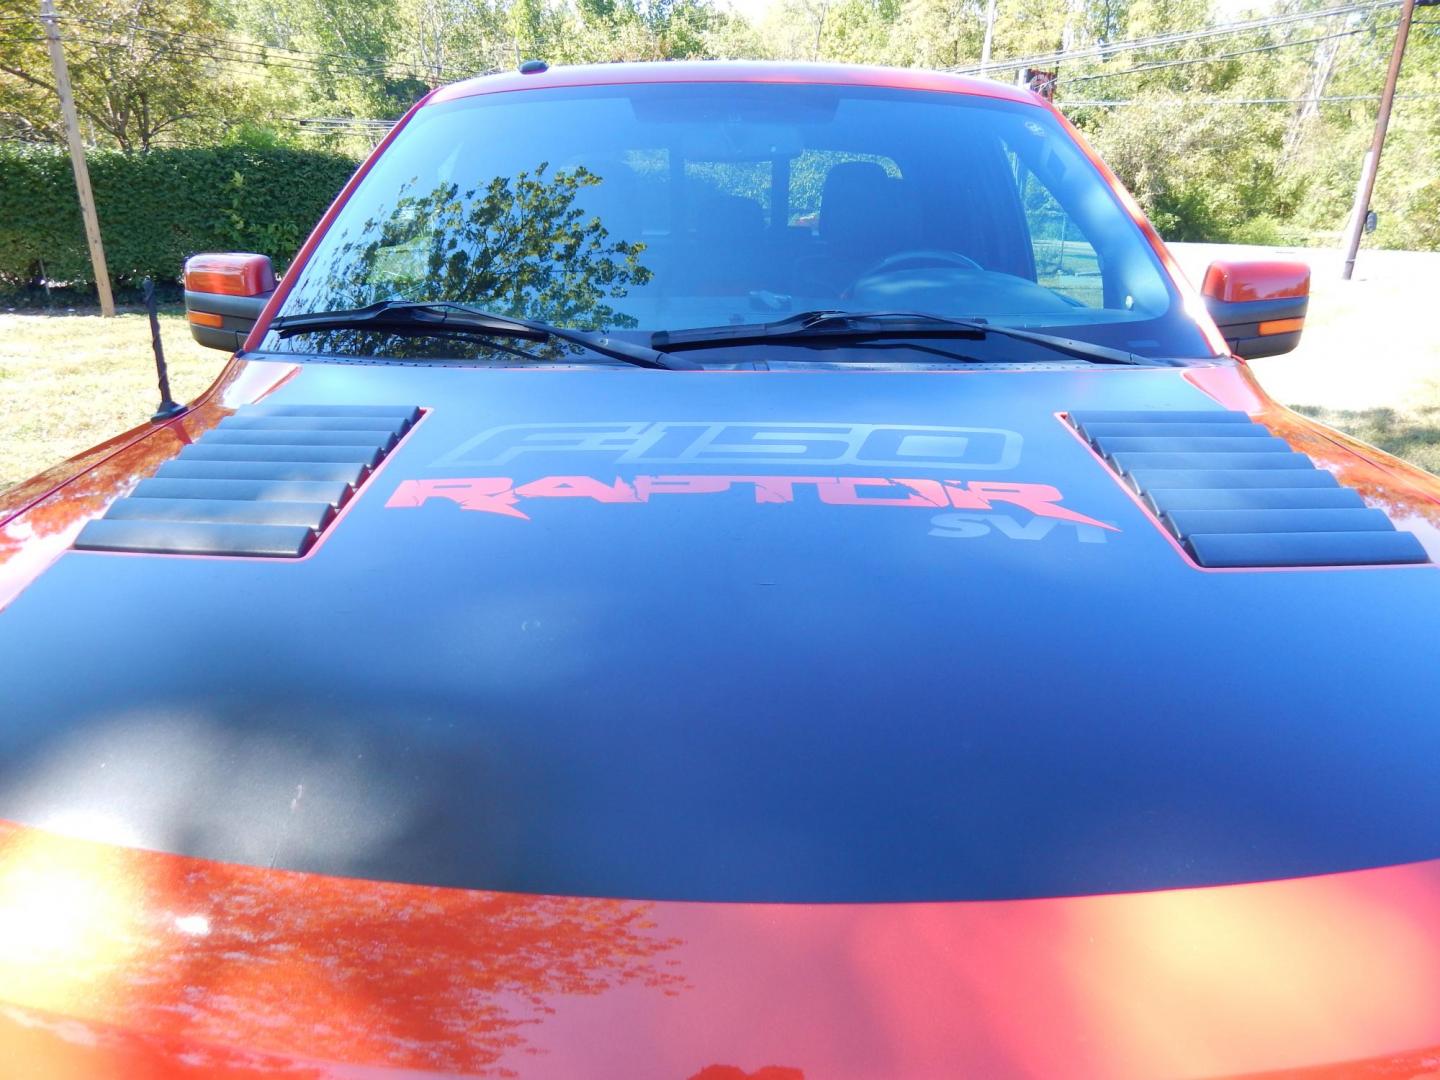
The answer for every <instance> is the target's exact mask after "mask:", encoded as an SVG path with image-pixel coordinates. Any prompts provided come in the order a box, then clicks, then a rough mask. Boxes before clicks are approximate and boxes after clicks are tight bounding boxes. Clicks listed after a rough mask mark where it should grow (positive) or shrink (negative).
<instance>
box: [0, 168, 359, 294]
mask: <svg viewBox="0 0 1440 1080" xmlns="http://www.w3.org/2000/svg"><path fill="white" fill-rule="evenodd" d="M89 165H90V182H91V185H92V187H93V188H94V189H95V204H96V208H97V211H98V213H99V217H100V231H101V235H102V237H103V239H104V243H105V256H106V262H107V263H108V264H109V268H110V279H111V282H112V283H113V284H114V286H115V288H116V290H117V292H126V291H128V290H133V289H134V288H135V287H137V286H138V285H139V283H140V281H141V280H142V279H143V278H145V277H147V276H148V277H152V278H154V279H155V280H156V282H157V283H175V282H177V281H178V279H179V275H180V267H181V264H182V263H183V262H184V260H185V259H186V258H187V257H188V256H190V255H193V254H194V253H196V252H198V251H258V252H260V253H262V254H265V255H269V256H270V257H271V258H272V259H273V260H275V264H276V268H277V269H280V268H282V267H283V266H284V265H285V264H287V263H288V262H289V261H290V259H291V258H293V257H294V255H295V251H296V249H298V248H299V246H300V244H301V242H302V241H303V240H304V239H305V236H306V235H307V234H308V233H309V231H310V230H311V229H312V228H313V227H314V225H315V222H316V221H317V220H318V219H319V217H320V215H321V214H322V213H324V211H325V208H326V206H328V205H329V203H330V201H331V200H332V199H333V198H334V197H335V194H336V193H337V192H338V191H339V190H340V188H341V186H342V185H343V184H344V183H345V180H346V179H347V178H348V177H349V176H350V174H351V173H352V172H353V171H354V170H355V165H356V162H355V161H354V160H353V159H351V158H348V157H343V156H341V155H337V154H332V153H322V152H316V151H309V150H300V149H294V148H288V147H275V148H263V149H260V148H249V147H214V148H201V149H171V150H152V151H151V152H149V153H148V154H124V153H120V152H118V151H106V150H101V151H95V152H92V153H91V154H90V155H89ZM48 283H56V284H60V285H63V286H68V287H69V288H71V289H78V290H82V291H86V292H93V288H94V284H95V282H94V274H93V273H92V271H91V268H90V255H89V250H88V249H87V247H86V245H85V231H84V226H83V224H82V222H81V218H80V207H79V204H78V202H77V200H76V197H75V179H74V176H73V175H72V174H71V171H70V159H69V157H68V156H67V155H66V154H65V152H64V151H63V150H55V149H51V148H19V149H14V148H12V149H7V150H4V151H0V294H8V295H10V296H16V295H26V294H30V295H33V293H34V291H35V290H36V289H37V288H39V287H41V286H43V285H45V284H48Z"/></svg>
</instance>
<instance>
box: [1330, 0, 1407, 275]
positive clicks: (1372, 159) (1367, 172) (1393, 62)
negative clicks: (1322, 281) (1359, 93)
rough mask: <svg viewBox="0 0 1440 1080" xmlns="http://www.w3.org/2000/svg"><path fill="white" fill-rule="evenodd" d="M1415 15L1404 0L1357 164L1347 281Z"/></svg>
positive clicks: (1347, 248) (1348, 232) (1352, 269)
mask: <svg viewBox="0 0 1440 1080" xmlns="http://www.w3.org/2000/svg"><path fill="white" fill-rule="evenodd" d="M1414 14H1415V0H1405V2H1404V4H1403V5H1402V6H1401V8H1400V25H1399V26H1398V27H1396V28H1395V48H1394V49H1393V50H1392V51H1391V53H1390V70H1389V71H1387V72H1386V73H1385V90H1384V91H1383V93H1382V94H1381V96H1380V112H1379V115H1377V116H1376V117H1375V137H1374V138H1373V139H1372V140H1371V141H1370V149H1369V150H1368V151H1366V153H1365V161H1364V163H1363V164H1362V165H1361V166H1360V183H1359V184H1358V185H1357V186H1356V188H1355V206H1354V209H1352V210H1351V211H1350V224H1349V225H1348V226H1347V228H1346V237H1345V268H1344V269H1343V270H1342V271H1341V272H1340V276H1341V277H1342V278H1343V279H1344V280H1345V281H1349V280H1350V275H1351V274H1353V273H1354V272H1355V254H1356V252H1358V251H1359V250H1360V236H1361V233H1362V232H1363V231H1364V229H1365V215H1366V214H1368V213H1369V212H1370V196H1371V195H1372V194H1374V192H1375V174H1376V173H1378V172H1379V171H1380V151H1382V150H1384V149H1385V131H1386V129H1387V128H1388V127H1389V126H1390V108H1391V106H1392V105H1394V103H1395V84H1396V83H1397V82H1399V81H1400V64H1401V62H1402V61H1403V60H1404V59H1405V43H1406V42H1407V41H1408V40H1409V39H1410V19H1411V17H1412V16H1413V15H1414Z"/></svg>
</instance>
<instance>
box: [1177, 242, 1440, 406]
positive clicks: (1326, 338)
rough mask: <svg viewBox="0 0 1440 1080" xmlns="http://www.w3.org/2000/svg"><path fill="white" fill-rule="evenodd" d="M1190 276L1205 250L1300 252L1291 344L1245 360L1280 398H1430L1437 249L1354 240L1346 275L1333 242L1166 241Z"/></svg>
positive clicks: (1240, 254) (1262, 254) (1439, 271)
mask: <svg viewBox="0 0 1440 1080" xmlns="http://www.w3.org/2000/svg"><path fill="white" fill-rule="evenodd" d="M1170 250H1171V251H1172V252H1173V253H1174V255H1175V258H1176V259H1177V260H1178V261H1179V263H1180V265H1181V266H1182V267H1183V268H1184V270H1185V273H1186V274H1187V275H1188V276H1189V277H1190V280H1191V281H1193V282H1195V283H1196V284H1197V285H1198V284H1199V282H1200V281H1201V280H1202V279H1203V277H1204V274H1205V267H1206V266H1207V265H1209V263H1210V260H1212V259H1216V258H1228V259H1266V258H1283V259H1300V260H1302V261H1304V262H1308V263H1309V264H1310V269H1311V294H1310V297H1311V298H1310V316H1309V319H1308V320H1307V326H1306V330H1305V336H1304V338H1303V339H1302V340H1301V344H1300V347H1299V348H1298V349H1296V350H1295V351H1294V352H1293V353H1290V354H1289V355H1288V356H1277V357H1272V358H1270V359H1267V360H1257V361H1255V365H1254V366H1255V371H1256V374H1258V375H1259V377H1260V379H1261V381H1262V382H1263V383H1264V384H1265V387H1266V389H1268V390H1269V391H1270V392H1271V394H1273V395H1274V396H1275V397H1277V398H1279V399H1280V400H1281V401H1283V402H1285V403H1286V404H1288V405H1321V406H1324V407H1326V408H1330V409H1356V410H1358V409H1373V408H1384V407H1389V408H1397V409H1414V408H1418V407H1420V406H1421V405H1423V404H1430V405H1434V404H1435V403H1436V402H1440V252H1429V251H1368V250H1364V249H1362V250H1361V252H1360V257H1359V259H1358V260H1357V262H1356V264H1355V276H1354V278H1353V279H1352V280H1351V281H1342V280H1341V278H1340V267H1341V256H1340V253H1339V251H1338V250H1335V249H1330V250H1326V249H1317V248H1270V247H1251V246H1244V245H1238V244H1171V245H1170Z"/></svg>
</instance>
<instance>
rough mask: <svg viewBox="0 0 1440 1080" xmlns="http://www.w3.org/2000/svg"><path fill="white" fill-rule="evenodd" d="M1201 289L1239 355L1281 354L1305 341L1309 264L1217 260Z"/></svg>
mask: <svg viewBox="0 0 1440 1080" xmlns="http://www.w3.org/2000/svg"><path fill="white" fill-rule="evenodd" d="M1200 292H1201V293H1202V294H1203V295H1204V297H1205V307H1206V308H1207V309H1209V312H1210V317H1211V318H1213V319H1214V320H1215V325H1216V326H1218V327H1219V328H1220V333H1221V334H1222V335H1223V336H1224V338H1225V342H1226V344H1227V345H1229V346H1230V350H1231V351H1232V352H1233V353H1234V354H1235V355H1236V356H1241V357H1244V358H1245V359H1246V360H1254V359H1255V358H1257V357H1261V356H1278V355H1279V354H1281V353H1287V352H1289V351H1290V350H1291V349H1293V348H1295V346H1296V345H1299V344H1300V331H1301V330H1302V329H1304V326H1305V311H1306V309H1307V308H1308V307H1309V306H1310V267H1308V266H1306V265H1305V264H1304V263H1302V262H1229V261H1225V260H1217V261H1216V262H1212V263H1211V264H1210V266H1209V269H1207V270H1206V271H1205V284H1204V285H1202V286H1201V288H1200Z"/></svg>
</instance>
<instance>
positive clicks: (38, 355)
mask: <svg viewBox="0 0 1440 1080" xmlns="http://www.w3.org/2000/svg"><path fill="white" fill-rule="evenodd" d="M160 332H161V339H162V340H163V342H164V344H165V356H166V359H167V360H168V361H169V368H170V389H171V392H172V393H173V394H174V395H175V399H176V400H177V401H189V400H190V399H191V398H194V397H196V396H197V395H198V394H200V393H201V392H202V391H203V390H204V389H205V388H206V387H207V386H209V385H210V383H211V381H212V380H213V379H214V378H215V376H216V375H217V374H219V372H220V369H221V368H222V367H223V366H224V364H225V360H226V356H225V354H224V353H222V352H220V351H219V350H217V349H205V348H202V347H201V346H199V345H197V344H196V343H195V341H194V340H193V339H192V338H191V337H190V330H189V327H188V326H187V325H186V323H185V315H184V312H183V311H181V310H180V309H179V308H172V309H168V310H165V311H163V312H162V314H161V316H160ZM159 403H160V392H159V390H158V389H157V384H156V379H155V359H154V354H153V353H152V352H151V350H150V322H149V320H148V319H147V318H146V317H145V315H144V314H143V313H140V312H134V311H129V312H125V313H123V314H120V315H117V316H116V317H115V318H113V319H102V318H100V317H99V316H98V315H93V314H84V315H81V314H75V315H71V314H55V315H31V314H25V315H15V314H0V490H4V489H5V488H7V487H9V486H10V485H11V484H15V483H18V482H19V481H21V480H25V479H27V478H28V477H31V476H33V475H35V474H36V473H37V472H39V471H40V470H41V469H44V468H48V467H49V466H51V465H54V464H56V463H57V462H59V461H62V460H64V459H65V458H67V457H70V456H72V455H74V454H78V453H80V452H81V451H82V450H86V449H88V448H89V447H91V446H94V445H95V444H96V443H98V442H103V441H104V440H105V439H107V438H109V437H110V436H112V435H118V434H119V433H120V432H122V431H125V430H126V429H128V428H132V427H134V426H135V425H136V424H141V423H144V422H145V421H146V420H148V419H149V418H150V414H151V413H153V412H154V411H155V408H156V406H157V405H158V404H159Z"/></svg>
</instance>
